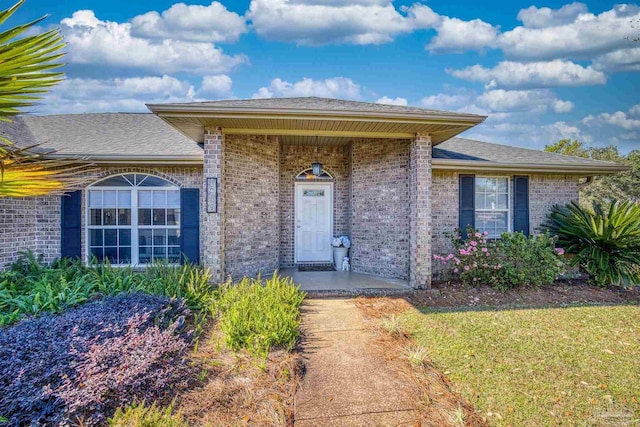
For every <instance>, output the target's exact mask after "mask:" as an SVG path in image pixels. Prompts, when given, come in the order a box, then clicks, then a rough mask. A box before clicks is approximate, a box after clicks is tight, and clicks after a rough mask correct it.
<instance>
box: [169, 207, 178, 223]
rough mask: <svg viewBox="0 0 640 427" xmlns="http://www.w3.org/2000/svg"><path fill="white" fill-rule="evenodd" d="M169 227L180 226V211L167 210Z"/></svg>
mask: <svg viewBox="0 0 640 427" xmlns="http://www.w3.org/2000/svg"><path fill="white" fill-rule="evenodd" d="M167 225H180V209H167Z"/></svg>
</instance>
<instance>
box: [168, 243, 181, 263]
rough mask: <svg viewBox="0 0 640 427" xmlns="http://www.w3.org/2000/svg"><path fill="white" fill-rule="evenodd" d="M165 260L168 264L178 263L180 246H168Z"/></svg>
mask: <svg viewBox="0 0 640 427" xmlns="http://www.w3.org/2000/svg"><path fill="white" fill-rule="evenodd" d="M167 259H168V260H169V262H170V263H174V264H177V263H179V262H180V246H170V247H169V253H168V255H167Z"/></svg>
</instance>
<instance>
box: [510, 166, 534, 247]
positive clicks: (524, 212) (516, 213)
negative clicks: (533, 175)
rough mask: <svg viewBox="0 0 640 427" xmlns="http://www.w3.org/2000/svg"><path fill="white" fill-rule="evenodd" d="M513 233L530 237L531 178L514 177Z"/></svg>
mask: <svg viewBox="0 0 640 427" xmlns="http://www.w3.org/2000/svg"><path fill="white" fill-rule="evenodd" d="M513 231H521V232H522V233H524V234H525V236H528V235H529V233H530V230H529V177H528V176H514V177H513Z"/></svg>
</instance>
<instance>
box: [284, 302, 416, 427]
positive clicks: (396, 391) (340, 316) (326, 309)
mask: <svg viewBox="0 0 640 427" xmlns="http://www.w3.org/2000/svg"><path fill="white" fill-rule="evenodd" d="M302 328H303V333H304V338H303V346H302V355H303V357H304V359H305V364H306V372H305V376H304V379H303V381H302V384H301V386H300V387H299V389H298V391H297V393H296V396H295V425H296V426H299V427H303V426H304V427H306V426H400V425H402V426H413V425H415V424H416V421H418V419H419V417H418V413H417V411H416V410H417V408H418V404H419V402H416V401H415V400H416V397H415V393H413V392H412V390H411V386H410V385H409V384H407V383H406V382H405V381H403V379H402V378H401V377H400V376H399V375H398V374H397V373H395V372H394V371H393V370H392V369H391V368H390V366H388V365H387V364H386V363H385V361H384V359H383V358H382V357H381V356H380V355H379V354H378V353H376V351H375V348H374V344H373V341H374V340H375V334H374V333H373V332H372V331H370V330H368V329H367V328H366V326H365V324H364V322H363V319H362V316H361V315H360V312H359V310H358V308H357V307H356V306H355V305H354V303H353V300H351V299H309V300H306V301H305V304H304V305H303V307H302Z"/></svg>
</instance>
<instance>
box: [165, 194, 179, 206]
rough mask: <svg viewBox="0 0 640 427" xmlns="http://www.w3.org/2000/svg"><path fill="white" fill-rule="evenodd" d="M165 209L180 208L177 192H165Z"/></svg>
mask: <svg viewBox="0 0 640 427" xmlns="http://www.w3.org/2000/svg"><path fill="white" fill-rule="evenodd" d="M167 207H168V208H179V207H180V192H179V191H172V190H170V191H167Z"/></svg>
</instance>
